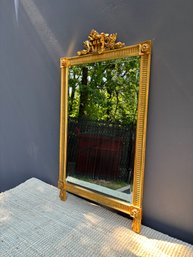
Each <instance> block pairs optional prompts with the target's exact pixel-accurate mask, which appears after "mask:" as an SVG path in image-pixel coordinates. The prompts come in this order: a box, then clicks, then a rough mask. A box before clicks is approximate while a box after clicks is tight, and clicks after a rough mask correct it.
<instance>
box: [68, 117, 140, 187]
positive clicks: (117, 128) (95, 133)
mask: <svg viewBox="0 0 193 257" xmlns="http://www.w3.org/2000/svg"><path fill="white" fill-rule="evenodd" d="M135 130H136V129H135V126H133V125H122V124H120V123H112V122H107V121H91V120H86V119H79V120H78V119H75V118H70V119H69V121H68V174H69V175H79V176H88V177H90V178H94V179H97V178H98V179H108V180H115V179H121V180H124V181H127V182H130V179H131V178H132V175H133V165H134V147H135Z"/></svg>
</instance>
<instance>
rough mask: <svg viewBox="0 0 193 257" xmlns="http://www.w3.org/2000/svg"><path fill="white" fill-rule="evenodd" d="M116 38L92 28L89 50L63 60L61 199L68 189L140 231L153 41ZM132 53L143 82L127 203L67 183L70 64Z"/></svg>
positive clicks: (102, 59) (64, 196) (108, 58)
mask: <svg viewBox="0 0 193 257" xmlns="http://www.w3.org/2000/svg"><path fill="white" fill-rule="evenodd" d="M116 37H117V35H116V34H110V35H109V34H104V33H101V34H98V32H96V31H94V30H93V31H91V33H90V35H89V38H88V40H87V41H85V42H84V45H85V49H84V50H82V51H79V53H78V54H79V55H80V56H75V57H69V58H66V57H62V58H61V59H60V67H61V105H60V157H59V180H58V187H59V189H60V198H61V199H62V200H66V191H67V192H70V193H73V194H76V195H79V196H81V197H84V198H86V199H90V200H92V201H94V202H97V203H100V204H102V205H105V206H108V207H111V208H113V209H116V210H119V211H122V212H124V213H126V214H128V215H130V216H131V217H132V218H133V223H132V229H133V230H134V231H135V232H137V233H139V232H140V229H141V219H142V199H143V184H144V167H145V147H146V130H147V111H148V95H149V80H150V61H151V41H145V42H142V43H139V44H136V45H131V46H126V47H123V45H124V44H123V43H121V42H117V43H116ZM101 53H102V54H101ZM130 56H139V57H140V82H139V100H138V118H137V129H136V145H135V163H134V180H133V199H132V203H127V202H124V201H121V200H118V199H114V198H111V197H107V196H105V195H103V194H100V193H96V192H93V191H92V190H89V189H85V188H83V187H81V186H77V185H75V184H71V183H68V182H66V163H67V128H68V67H69V66H73V65H79V64H87V63H93V62H99V61H106V60H113V59H120V58H126V57H130Z"/></svg>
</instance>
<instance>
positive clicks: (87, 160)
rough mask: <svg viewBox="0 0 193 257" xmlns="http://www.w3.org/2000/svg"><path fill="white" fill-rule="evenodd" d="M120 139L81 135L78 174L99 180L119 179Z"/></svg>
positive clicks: (79, 136) (77, 163) (77, 165)
mask: <svg viewBox="0 0 193 257" xmlns="http://www.w3.org/2000/svg"><path fill="white" fill-rule="evenodd" d="M121 151H122V141H121V139H120V138H110V137H105V136H97V135H89V134H79V135H78V154H77V161H76V173H77V174H79V175H84V176H89V177H91V178H99V179H116V178H118V177H119V175H120V172H119V164H120V159H121Z"/></svg>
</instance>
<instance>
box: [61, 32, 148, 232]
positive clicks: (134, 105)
mask: <svg viewBox="0 0 193 257" xmlns="http://www.w3.org/2000/svg"><path fill="white" fill-rule="evenodd" d="M116 36H117V35H116V34H110V35H109V34H104V33H101V34H98V33H97V32H96V31H95V30H92V31H91V33H90V35H89V37H88V40H87V41H85V42H84V47H85V49H84V50H82V51H79V52H78V55H79V56H76V57H70V58H65V57H64V58H61V115H60V168H59V169H60V170H59V181H58V186H59V188H60V198H61V199H62V200H66V191H68V192H71V193H74V194H77V195H79V196H82V197H85V198H87V199H90V200H93V201H95V202H98V203H100V204H103V205H106V206H109V207H111V208H114V209H117V210H119V211H122V212H124V213H127V214H129V215H130V216H131V217H133V226H132V228H133V230H134V231H136V232H139V231H140V226H141V216H142V215H141V213H142V210H141V207H142V192H143V178H144V164H145V142H146V120H147V104H148V89H149V75H150V55H151V41H146V42H143V43H139V44H136V45H133V46H127V47H125V46H124V44H123V43H121V42H116Z"/></svg>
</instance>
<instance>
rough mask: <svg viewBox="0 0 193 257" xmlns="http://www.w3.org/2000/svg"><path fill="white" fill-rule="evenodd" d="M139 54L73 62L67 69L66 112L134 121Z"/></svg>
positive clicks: (72, 115) (74, 115)
mask: <svg viewBox="0 0 193 257" xmlns="http://www.w3.org/2000/svg"><path fill="white" fill-rule="evenodd" d="M138 90H139V58H138V57H129V58H124V59H117V60H111V61H103V62H96V63H91V64H87V65H78V66H73V67H71V68H70V70H69V115H70V117H87V118H89V119H94V120H106V121H119V122H121V123H123V124H128V123H134V124H135V123H136V118H137V99H138Z"/></svg>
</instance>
